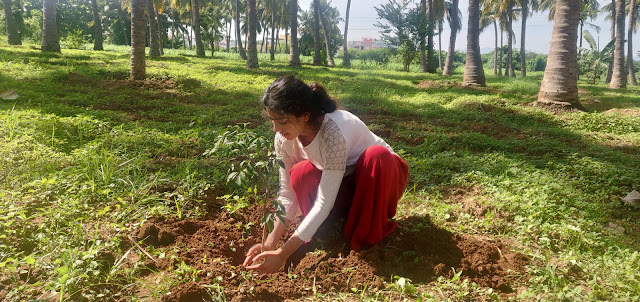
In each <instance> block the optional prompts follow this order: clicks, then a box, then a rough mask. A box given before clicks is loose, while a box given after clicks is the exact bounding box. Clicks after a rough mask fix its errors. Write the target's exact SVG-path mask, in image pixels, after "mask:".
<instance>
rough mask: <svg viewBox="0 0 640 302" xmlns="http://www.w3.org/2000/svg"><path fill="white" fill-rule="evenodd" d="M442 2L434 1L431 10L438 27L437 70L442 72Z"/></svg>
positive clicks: (440, 0) (443, 5)
mask: <svg viewBox="0 0 640 302" xmlns="http://www.w3.org/2000/svg"><path fill="white" fill-rule="evenodd" d="M447 4H448V3H445V1H444V0H434V2H433V9H434V10H435V22H436V24H437V26H438V68H439V69H440V72H442V68H443V65H442V31H443V30H444V16H445V15H446V14H445V10H446V6H447Z"/></svg>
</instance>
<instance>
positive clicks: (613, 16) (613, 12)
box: [603, 0, 616, 84]
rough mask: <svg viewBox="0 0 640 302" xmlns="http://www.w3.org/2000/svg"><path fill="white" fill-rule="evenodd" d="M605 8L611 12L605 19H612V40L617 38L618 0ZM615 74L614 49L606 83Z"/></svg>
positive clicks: (604, 8)
mask: <svg viewBox="0 0 640 302" xmlns="http://www.w3.org/2000/svg"><path fill="white" fill-rule="evenodd" d="M603 10H604V11H606V12H609V13H608V14H607V16H606V17H605V20H610V21H611V31H610V33H611V40H614V39H615V38H616V0H611V3H610V4H607V5H606V6H605V7H603ZM612 74H613V51H612V52H611V58H610V60H609V66H608V67H607V79H606V80H605V83H607V84H608V83H609V82H611V75H612Z"/></svg>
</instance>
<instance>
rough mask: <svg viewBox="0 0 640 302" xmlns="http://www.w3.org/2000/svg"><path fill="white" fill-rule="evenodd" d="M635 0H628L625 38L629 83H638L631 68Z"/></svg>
mask: <svg viewBox="0 0 640 302" xmlns="http://www.w3.org/2000/svg"><path fill="white" fill-rule="evenodd" d="M635 13H636V0H630V1H629V29H628V34H627V36H628V38H627V47H628V48H627V71H628V72H629V84H631V85H638V82H637V81H636V74H635V70H634V68H633V43H632V41H633V29H634V26H635V23H636V15H635Z"/></svg>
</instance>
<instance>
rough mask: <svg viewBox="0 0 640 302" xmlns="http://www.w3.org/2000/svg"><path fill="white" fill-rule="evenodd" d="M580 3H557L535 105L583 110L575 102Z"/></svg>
mask: <svg viewBox="0 0 640 302" xmlns="http://www.w3.org/2000/svg"><path fill="white" fill-rule="evenodd" d="M580 2H581V1H579V0H556V4H555V14H554V15H555V16H554V22H553V32H552V36H551V46H550V49H549V56H548V57H547V66H546V68H545V71H544V77H543V79H542V84H541V85H540V92H539V93H538V100H537V101H536V104H537V105H540V106H549V107H558V106H559V107H562V108H568V109H569V108H570V109H574V108H578V109H580V108H582V106H581V105H580V102H579V101H578V49H577V42H578V41H577V39H578V25H579V23H580V20H579V15H578V14H576V11H578V10H579V9H580Z"/></svg>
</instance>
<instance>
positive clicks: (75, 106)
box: [0, 39, 640, 301]
mask: <svg viewBox="0 0 640 302" xmlns="http://www.w3.org/2000/svg"><path fill="white" fill-rule="evenodd" d="M3 41H4V39H3ZM34 48H35V46H34V45H24V46H17V47H16V46H8V45H6V44H0V91H1V90H5V89H11V90H13V91H15V92H16V93H17V94H18V95H19V97H18V98H17V99H15V100H2V99H0V299H4V300H5V301H31V300H37V299H41V300H46V301H49V300H58V301H79V300H86V301H99V300H102V301H112V300H123V301H155V300H159V299H160V298H161V297H162V295H163V294H164V293H165V292H166V291H167V290H168V289H170V288H173V287H174V286H176V285H178V284H181V283H185V282H188V281H187V280H190V279H189V278H186V277H185V276H188V275H189V274H190V272H191V270H193V268H190V267H189V265H187V264H185V263H184V262H182V266H178V267H176V268H174V269H173V270H170V271H169V272H170V273H169V274H166V272H165V274H163V275H162V277H161V278H160V277H158V278H157V279H155V280H154V282H155V283H154V285H153V286H150V285H149V280H148V279H145V278H142V277H141V276H140V270H141V269H142V268H141V265H138V264H136V263H134V262H131V260H130V259H131V257H129V256H130V255H128V251H129V252H131V253H137V254H138V255H139V259H141V260H140V264H141V263H142V261H143V260H144V257H145V256H144V254H145V253H149V254H150V255H153V256H155V257H165V255H170V254H171V253H172V252H175V249H176V248H179V247H177V246H174V247H169V248H154V247H153V246H144V245H143V246H141V247H140V248H138V249H135V248H134V249H126V248H123V244H122V242H123V241H126V239H127V238H129V234H134V233H135V232H136V231H137V230H138V229H139V228H140V227H141V226H142V225H143V224H144V223H145V222H146V221H148V220H149V219H150V218H152V217H156V218H157V217H165V218H167V219H169V218H171V219H198V218H202V217H205V216H206V214H207V213H210V211H209V210H207V207H208V206H209V205H208V202H209V201H210V200H211V197H212V196H213V197H216V196H222V195H225V194H231V195H234V194H235V195H239V196H240V197H242V196H249V195H252V194H255V193H252V192H246V190H244V191H242V188H240V187H238V186H236V185H234V184H230V183H228V182H227V181H226V179H227V175H228V171H229V169H230V167H231V165H233V164H234V161H233V159H232V158H230V157H224V156H205V155H203V153H205V152H206V151H207V150H209V149H211V148H212V147H213V144H214V143H215V142H216V140H217V139H218V138H219V137H220V135H221V134H223V133H224V131H225V130H226V129H227V127H228V126H232V125H237V124H246V125H247V128H249V130H247V131H250V132H252V133H254V134H257V135H258V136H263V137H265V138H267V139H268V140H272V136H273V133H272V132H271V129H270V125H269V123H268V122H267V121H265V119H264V118H263V117H262V115H261V108H260V106H259V105H258V99H259V97H260V96H261V93H262V92H263V91H264V89H265V88H266V87H267V85H268V84H269V83H270V82H271V81H273V80H274V79H275V78H276V77H277V76H280V75H285V74H293V75H296V76H298V77H300V78H302V79H303V80H305V81H307V82H310V81H317V82H320V83H321V84H323V85H324V86H325V87H327V88H328V90H329V91H330V93H331V94H332V95H333V96H335V97H336V98H337V99H338V100H339V101H340V103H341V104H342V106H343V107H345V108H346V109H348V110H350V111H352V112H353V113H355V114H356V115H358V116H359V117H360V118H361V119H363V120H364V121H365V122H366V123H367V124H368V125H369V127H370V129H372V130H373V131H374V132H376V133H377V134H379V135H380V136H382V137H383V138H384V139H385V140H386V141H387V142H388V143H389V144H390V145H392V146H393V147H394V149H395V150H396V151H397V152H398V153H399V154H401V156H402V157H403V158H404V159H405V160H406V161H407V163H408V164H409V167H410V176H409V185H408V186H407V191H406V193H405V197H404V198H403V200H402V201H401V204H400V207H399V212H398V215H397V217H396V218H398V219H402V218H403V217H404V218H407V217H414V216H425V215H428V217H429V218H430V221H431V223H433V224H434V225H435V226H437V227H439V228H442V229H445V230H448V231H450V232H453V233H456V234H468V235H471V236H475V237H477V238H488V240H500V241H502V242H505V243H506V244H508V245H509V246H510V248H511V249H512V250H514V251H517V252H519V253H522V254H524V255H526V256H527V257H528V259H529V263H528V264H527V266H526V269H525V271H524V272H516V273H515V274H517V276H516V278H515V280H517V282H516V283H515V285H514V286H513V292H512V293H510V294H497V293H496V292H495V291H494V290H493V289H491V288H486V287H482V286H479V285H477V284H474V283H473V282H469V280H467V279H465V278H459V277H456V276H454V277H452V278H444V277H440V278H437V279H435V280H433V281H431V282H425V283H418V282H413V283H412V282H411V281H410V280H407V279H405V278H402V277H406V276H384V277H385V278H387V279H386V280H387V281H386V282H385V283H384V284H383V286H382V289H381V290H376V291H373V290H367V288H366V287H365V288H354V290H352V291H345V292H340V291H329V292H322V293H320V292H316V293H314V292H315V289H314V292H310V293H309V294H308V295H307V297H308V298H310V299H313V300H318V301H325V300H331V299H333V300H351V301H353V300H381V301H384V300H394V301H395V300H403V299H408V300H452V301H466V300H496V299H498V300H517V301H521V300H529V301H530V300H545V301H547V300H549V301H558V300H562V301H574V300H602V301H638V300H640V252H639V251H640V236H638V233H639V232H640V208H634V207H631V206H629V205H626V204H623V203H622V201H621V200H620V197H624V196H625V195H626V194H627V193H629V192H630V191H632V190H633V189H635V190H640V88H638V87H629V88H627V89H624V90H617V91H614V90H610V89H608V88H607V87H606V86H605V85H604V84H597V85H591V84H587V83H586V82H584V81H581V82H580V96H581V101H582V103H583V105H584V106H585V107H586V108H587V109H588V110H589V112H577V113H563V114H553V113H549V112H546V111H544V110H542V109H539V108H536V107H533V106H530V103H531V102H533V101H535V100H536V94H537V91H538V89H539V86H540V81H541V79H542V74H541V73H534V74H531V75H529V76H528V77H527V78H526V79H521V78H503V77H496V76H493V75H491V71H490V70H486V74H487V86H488V87H487V88H479V89H471V88H464V87H461V86H460V85H459V84H460V83H461V82H462V74H461V72H462V70H461V68H459V69H458V70H456V71H457V73H456V74H455V75H454V76H452V77H442V76H440V75H432V74H422V73H418V72H410V73H406V72H402V71H400V69H401V67H400V66H387V67H374V66H370V65H366V64H360V65H359V64H358V62H356V63H355V64H354V65H355V67H354V68H351V69H345V68H341V67H335V68H325V67H313V66H310V65H308V64H307V65H304V66H303V67H301V68H291V67H288V66H287V58H288V56H286V55H278V56H277V57H276V61H275V62H269V61H268V56H266V55H262V54H261V55H260V69H259V70H255V71H252V70H247V69H245V68H244V65H245V63H244V61H242V60H240V59H239V58H237V57H236V55H235V54H226V53H215V55H214V57H213V58H196V57H195V56H194V55H193V53H191V52H189V51H184V50H183V51H180V52H177V51H167V53H166V54H165V56H163V57H162V58H160V59H157V60H153V61H147V76H148V78H149V79H148V80H146V81H144V82H131V81H128V80H127V79H128V74H129V54H128V48H122V47H107V50H105V51H88V50H67V49H64V50H63V52H62V54H43V53H41V52H40V51H39V50H37V49H34ZM208 55H210V54H208ZM308 61H310V59H309V58H303V62H308ZM412 70H418V68H415V67H413V68H412ZM236 164H237V163H236ZM274 177H275V175H274ZM270 182H271V185H272V186H273V187H275V185H276V184H275V182H276V179H275V178H271V179H270ZM255 185H257V189H258V191H260V192H262V191H263V190H264V189H265V188H263V187H261V186H260V184H259V183H256V184H255ZM241 199H242V198H241ZM228 202H229V203H231V204H232V206H233V203H234V202H235V201H234V200H233V199H228ZM227 208H229V207H227ZM477 209H482V211H476V210H477ZM208 211H209V212H208ZM256 223H257V222H256ZM172 249H173V250H172ZM240 252H241V251H240ZM105 257H106V258H111V260H109V261H105ZM105 262H107V263H108V265H105V264H104V263H105ZM236 265H238V264H236ZM463 273H464V272H463ZM282 274H284V273H282ZM400 280H402V281H401V282H400ZM207 288H208V290H209V291H210V294H211V296H212V297H213V298H215V299H214V300H224V299H226V300H232V299H233V293H234V291H236V290H237V288H221V287H220V286H217V287H214V286H210V287H207ZM409 289H410V290H409ZM220 293H222V294H220Z"/></svg>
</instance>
